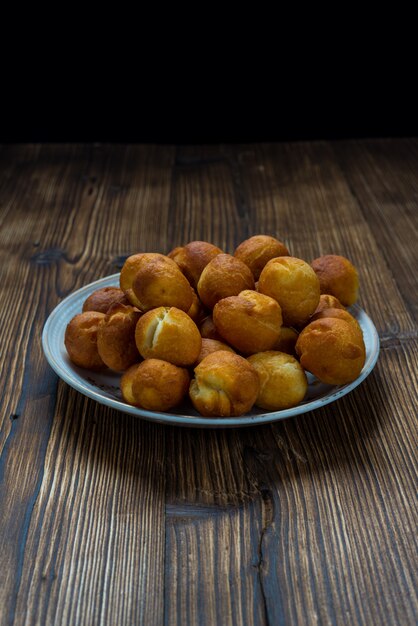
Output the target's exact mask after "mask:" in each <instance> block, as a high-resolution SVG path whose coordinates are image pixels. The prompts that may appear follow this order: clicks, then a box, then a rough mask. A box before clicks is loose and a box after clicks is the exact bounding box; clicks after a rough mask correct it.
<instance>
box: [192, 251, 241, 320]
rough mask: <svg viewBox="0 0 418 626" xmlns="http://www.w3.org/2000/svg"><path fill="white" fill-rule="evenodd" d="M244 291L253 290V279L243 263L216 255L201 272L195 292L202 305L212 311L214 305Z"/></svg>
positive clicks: (233, 258) (231, 257)
mask: <svg viewBox="0 0 418 626" xmlns="http://www.w3.org/2000/svg"><path fill="white" fill-rule="evenodd" d="M244 289H254V278H253V275H252V273H251V270H250V269H249V267H247V265H245V263H243V262H242V261H239V260H238V259H236V258H235V257H233V256H231V255H230V254H218V255H217V256H216V257H215V258H214V259H213V260H212V261H211V262H210V263H208V265H206V267H205V269H204V270H203V272H202V274H201V276H200V279H199V283H198V285H197V291H198V294H199V297H200V299H201V301H202V302H203V304H204V305H205V306H207V307H208V308H209V309H213V307H214V306H215V304H216V303H217V302H218V301H219V300H222V298H228V296H237V295H238V294H239V293H240V292H241V291H244Z"/></svg>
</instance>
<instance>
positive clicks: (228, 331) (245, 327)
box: [213, 290, 282, 354]
mask: <svg viewBox="0 0 418 626" xmlns="http://www.w3.org/2000/svg"><path fill="white" fill-rule="evenodd" d="M213 322H214V324H215V328H216V330H217V331H218V332H219V334H220V335H221V337H223V338H224V339H225V340H226V341H227V342H228V343H230V344H231V345H232V346H233V347H234V348H236V349H237V350H239V351H240V352H242V353H243V354H254V353H255V352H262V351H263V350H270V349H271V348H272V347H273V346H274V344H275V343H276V341H277V339H278V338H279V335H280V327H281V325H282V314H281V310H280V306H279V304H278V303H277V302H276V300H274V299H273V298H270V297H269V296H265V295H263V294H261V293H257V292H256V291H251V290H244V291H241V293H240V294H239V295H238V296H230V297H229V298H223V299H222V300H219V302H217V303H216V304H215V307H214V309H213Z"/></svg>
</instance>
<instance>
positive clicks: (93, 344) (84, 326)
mask: <svg viewBox="0 0 418 626" xmlns="http://www.w3.org/2000/svg"><path fill="white" fill-rule="evenodd" d="M104 318H105V315H104V313H99V312H98V311H85V312H84V313H79V314H78V315H76V316H75V317H73V318H72V320H71V321H70V322H69V324H68V326H67V328H66V330H65V338H64V343H65V347H66V349H67V352H68V356H69V357H70V359H71V361H72V362H73V363H74V364H75V365H78V367H84V368H86V369H90V370H102V369H104V368H105V367H106V365H105V364H104V362H103V360H102V359H101V357H100V355H99V352H98V350H97V329H98V327H99V325H100V323H101V322H102V321H103V320H104Z"/></svg>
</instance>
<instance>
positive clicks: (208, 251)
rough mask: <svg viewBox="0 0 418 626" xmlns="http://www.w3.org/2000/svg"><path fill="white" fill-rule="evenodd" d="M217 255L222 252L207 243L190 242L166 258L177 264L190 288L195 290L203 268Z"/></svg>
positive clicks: (175, 249)
mask: <svg viewBox="0 0 418 626" xmlns="http://www.w3.org/2000/svg"><path fill="white" fill-rule="evenodd" d="M218 254H222V250H221V249H220V248H218V247H217V246H214V245H213V244H211V243H208V242H207V241H191V242H190V243H188V244H186V245H185V246H180V247H178V248H174V250H172V251H171V252H169V254H168V256H169V258H170V259H172V260H173V261H175V262H176V263H177V265H178V266H179V268H180V270H181V271H182V272H183V274H184V275H185V277H186V278H187V280H188V281H189V283H190V284H191V286H192V287H193V288H194V289H196V288H197V283H198V282H199V278H200V276H201V274H202V272H203V270H204V268H205V267H206V265H207V264H208V263H209V262H210V261H212V259H214V258H215V257H216V256H217V255H218Z"/></svg>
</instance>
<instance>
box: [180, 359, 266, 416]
mask: <svg viewBox="0 0 418 626" xmlns="http://www.w3.org/2000/svg"><path fill="white" fill-rule="evenodd" d="M259 387H260V383H259V380H258V375H257V372H256V371H255V370H254V368H253V367H252V366H251V365H250V363H248V361H247V360H246V359H244V358H243V357H241V356H238V355H237V354H232V353H231V352H224V351H220V352H214V353H213V354H209V356H207V357H206V358H205V359H203V361H202V362H201V363H200V364H199V365H198V366H197V367H196V368H195V378H194V379H193V380H192V382H191V383H190V390H189V395H190V399H191V401H192V402H193V405H194V407H195V408H196V409H197V410H198V411H199V413H201V415H204V416H205V417H212V416H220V417H229V416H238V415H242V414H243V413H247V411H249V410H250V409H251V407H252V406H253V404H254V402H255V400H256V398H257V395H258V390H259Z"/></svg>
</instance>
